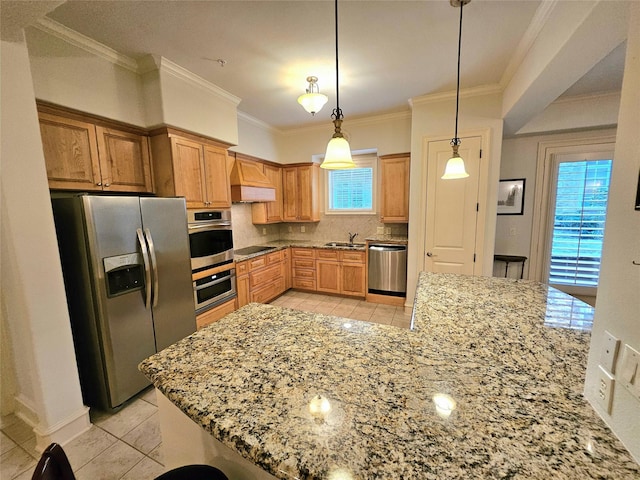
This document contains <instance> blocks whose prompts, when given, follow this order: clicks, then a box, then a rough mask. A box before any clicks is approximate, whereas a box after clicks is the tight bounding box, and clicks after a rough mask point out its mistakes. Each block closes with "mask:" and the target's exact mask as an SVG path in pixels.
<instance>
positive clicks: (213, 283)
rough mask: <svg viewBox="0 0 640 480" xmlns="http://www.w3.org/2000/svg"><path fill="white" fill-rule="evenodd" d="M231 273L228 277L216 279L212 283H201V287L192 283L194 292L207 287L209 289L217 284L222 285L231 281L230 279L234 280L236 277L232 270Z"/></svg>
mask: <svg viewBox="0 0 640 480" xmlns="http://www.w3.org/2000/svg"><path fill="white" fill-rule="evenodd" d="M231 272H232V273H231V274H230V275H225V276H224V277H220V278H216V279H215V280H214V281H212V282H209V283H203V284H202V285H197V286H195V283H196V282H193V283H194V288H195V289H196V291H197V290H202V289H203V288H207V287H210V286H212V285H216V284H218V283H222V282H224V281H225V280H231V279H232V278H235V276H236V274H235V269H232V270H231Z"/></svg>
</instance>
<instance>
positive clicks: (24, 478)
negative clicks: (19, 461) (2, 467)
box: [0, 466, 35, 480]
mask: <svg viewBox="0 0 640 480" xmlns="http://www.w3.org/2000/svg"><path fill="white" fill-rule="evenodd" d="M34 470H35V466H34V468H28V469H27V470H25V471H24V472H22V473H21V474H20V475H18V476H17V477H13V479H12V480H31V479H32V478H33V471H34ZM0 478H2V480H4V477H2V476H0Z"/></svg>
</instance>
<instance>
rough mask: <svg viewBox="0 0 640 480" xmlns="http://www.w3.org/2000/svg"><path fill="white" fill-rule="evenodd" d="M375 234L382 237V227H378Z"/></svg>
mask: <svg viewBox="0 0 640 480" xmlns="http://www.w3.org/2000/svg"><path fill="white" fill-rule="evenodd" d="M376 233H377V234H378V235H384V227H378V228H377V229H376Z"/></svg>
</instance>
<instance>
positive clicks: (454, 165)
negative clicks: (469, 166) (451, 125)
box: [440, 149, 469, 180]
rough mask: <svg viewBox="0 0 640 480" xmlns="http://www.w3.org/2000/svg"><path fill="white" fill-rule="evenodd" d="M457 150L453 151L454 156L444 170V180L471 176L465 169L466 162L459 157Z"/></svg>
mask: <svg viewBox="0 0 640 480" xmlns="http://www.w3.org/2000/svg"><path fill="white" fill-rule="evenodd" d="M456 150H457V149H455V150H454V151H453V156H452V157H451V158H450V159H449V160H447V166H446V167H445V168H444V175H442V177H440V178H442V179H443V180H453V179H455V178H467V177H468V176H469V174H468V173H467V171H466V170H465V168H464V160H462V158H461V157H460V155H458V152H457V151H456Z"/></svg>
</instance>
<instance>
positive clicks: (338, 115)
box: [331, 0, 342, 120]
mask: <svg viewBox="0 0 640 480" xmlns="http://www.w3.org/2000/svg"><path fill="white" fill-rule="evenodd" d="M335 6H336V8H335V11H336V12H335V16H336V108H334V109H333V113H332V114H331V118H333V119H334V120H341V119H342V110H340V91H339V85H338V83H339V82H338V77H339V72H340V70H339V66H338V0H335Z"/></svg>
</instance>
